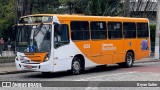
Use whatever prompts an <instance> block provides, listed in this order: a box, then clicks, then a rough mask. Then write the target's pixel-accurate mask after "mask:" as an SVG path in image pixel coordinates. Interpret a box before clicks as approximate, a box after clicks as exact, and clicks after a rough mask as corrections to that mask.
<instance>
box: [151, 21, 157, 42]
mask: <svg viewBox="0 0 160 90" xmlns="http://www.w3.org/2000/svg"><path fill="white" fill-rule="evenodd" d="M155 32H156V25H155V24H150V37H151V41H152V42H155Z"/></svg>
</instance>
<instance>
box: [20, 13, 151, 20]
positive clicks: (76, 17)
mask: <svg viewBox="0 0 160 90" xmlns="http://www.w3.org/2000/svg"><path fill="white" fill-rule="evenodd" d="M34 16H57V17H58V19H59V20H78V21H84V20H87V21H119V22H148V21H149V20H148V19H147V18H133V17H119V16H113V17H111V16H87V15H81V14H80V15H78V14H76V15H75V14H73V15H69V14H33V15H27V16H22V17H21V18H25V17H34Z"/></svg>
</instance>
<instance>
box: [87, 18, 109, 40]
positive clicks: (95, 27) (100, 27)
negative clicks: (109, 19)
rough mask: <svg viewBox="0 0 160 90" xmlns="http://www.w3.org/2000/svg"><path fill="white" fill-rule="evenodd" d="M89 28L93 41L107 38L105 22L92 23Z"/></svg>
mask: <svg viewBox="0 0 160 90" xmlns="http://www.w3.org/2000/svg"><path fill="white" fill-rule="evenodd" d="M90 28H91V38H92V39H93V40H94V39H106V38H107V29H106V22H102V21H96V22H95V21H92V22H91V23H90Z"/></svg>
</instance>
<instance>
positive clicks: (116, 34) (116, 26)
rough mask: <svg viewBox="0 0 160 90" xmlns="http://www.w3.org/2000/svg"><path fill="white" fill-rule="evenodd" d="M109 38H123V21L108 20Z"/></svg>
mask: <svg viewBox="0 0 160 90" xmlns="http://www.w3.org/2000/svg"><path fill="white" fill-rule="evenodd" d="M108 38H109V39H117V38H122V23H121V22H108Z"/></svg>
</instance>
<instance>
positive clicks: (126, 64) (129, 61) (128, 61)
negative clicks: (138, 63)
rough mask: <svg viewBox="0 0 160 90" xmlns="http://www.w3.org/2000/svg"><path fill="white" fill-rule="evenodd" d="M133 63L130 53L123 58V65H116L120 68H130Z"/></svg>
mask: <svg viewBox="0 0 160 90" xmlns="http://www.w3.org/2000/svg"><path fill="white" fill-rule="evenodd" d="M133 63H134V56H133V54H132V53H131V52H127V54H126V57H125V62H124V63H119V64H118V65H119V66H120V67H126V68H130V67H132V66H133Z"/></svg>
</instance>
